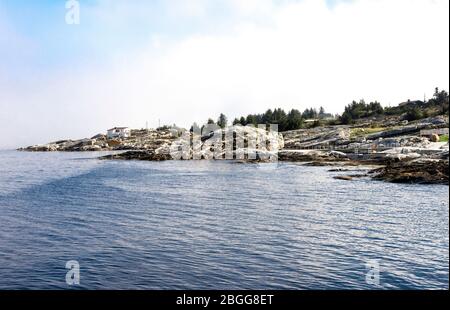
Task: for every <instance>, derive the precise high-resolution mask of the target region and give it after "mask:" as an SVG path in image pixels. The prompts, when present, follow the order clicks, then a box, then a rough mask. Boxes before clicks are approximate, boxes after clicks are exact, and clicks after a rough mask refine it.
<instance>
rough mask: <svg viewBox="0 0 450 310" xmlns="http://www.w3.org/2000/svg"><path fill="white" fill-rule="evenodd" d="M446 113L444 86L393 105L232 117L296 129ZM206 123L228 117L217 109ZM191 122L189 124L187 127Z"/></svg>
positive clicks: (352, 105) (224, 120)
mask: <svg viewBox="0 0 450 310" xmlns="http://www.w3.org/2000/svg"><path fill="white" fill-rule="evenodd" d="M430 111H431V112H430ZM448 113H449V94H448V92H447V91H445V90H439V88H436V89H435V92H434V95H433V97H432V98H431V99H429V100H427V101H414V102H412V101H408V102H406V103H403V104H400V105H398V106H395V107H383V106H382V105H381V103H379V102H378V101H373V102H370V103H366V102H365V100H360V101H353V102H352V103H350V104H348V105H347V106H346V107H345V109H344V112H343V113H342V114H341V115H336V116H333V115H332V114H330V113H326V112H325V109H324V108H323V107H320V108H319V110H317V109H315V108H309V109H305V110H304V111H303V112H300V111H299V110H297V109H291V110H290V111H288V112H286V111H284V110H283V109H281V108H276V109H274V110H272V109H269V110H267V111H266V112H265V113H262V114H249V115H247V116H242V117H240V118H235V119H234V120H233V122H232V124H233V125H238V124H239V125H242V126H246V125H258V124H278V130H279V131H289V130H297V129H302V128H305V127H311V126H312V127H314V126H320V125H322V124H323V123H328V124H330V125H336V124H344V125H348V124H352V123H354V122H355V121H357V120H359V119H364V118H367V117H379V116H384V115H386V116H389V115H404V117H405V119H406V120H408V121H414V120H418V119H422V118H424V117H428V116H433V115H438V114H447V115H448ZM207 123H208V124H216V125H217V126H219V127H221V128H225V127H226V126H228V118H227V117H226V116H225V114H223V113H221V114H220V115H219V117H218V119H217V121H214V120H213V119H212V118H210V119H208V121H207ZM194 127H198V125H197V124H194V126H193V127H191V131H192V130H193V128H194Z"/></svg>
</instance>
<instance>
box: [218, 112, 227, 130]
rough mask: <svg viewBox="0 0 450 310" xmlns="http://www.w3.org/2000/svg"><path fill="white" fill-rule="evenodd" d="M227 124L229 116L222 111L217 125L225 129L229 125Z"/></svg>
mask: <svg viewBox="0 0 450 310" xmlns="http://www.w3.org/2000/svg"><path fill="white" fill-rule="evenodd" d="M227 124H228V119H227V117H226V116H225V114H223V113H220V116H219V119H218V120H217V126H219V127H220V128H222V129H223V128H225V127H227Z"/></svg>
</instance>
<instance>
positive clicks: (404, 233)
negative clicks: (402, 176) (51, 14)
mask: <svg viewBox="0 0 450 310" xmlns="http://www.w3.org/2000/svg"><path fill="white" fill-rule="evenodd" d="M99 155H100V154H98V153H90V154H88V153H21V152H15V151H1V152H0V289H68V288H73V287H69V286H68V285H67V284H66V282H65V276H66V272H67V271H68V270H67V269H66V268H65V265H66V262H67V261H69V260H76V261H78V262H79V264H80V268H81V270H80V272H81V279H80V286H79V288H83V289H99V288H100V289H373V288H375V289H376V288H377V287H376V286H374V285H372V284H368V283H366V273H367V271H368V269H367V267H366V263H367V262H369V261H371V260H378V263H379V267H380V270H379V274H380V279H379V281H380V287H379V288H385V289H448V288H449V193H448V186H424V185H397V184H387V183H383V182H377V181H370V180H368V179H359V180H355V181H351V182H349V181H340V180H335V179H333V178H332V177H333V176H335V175H339V173H336V172H329V171H328V170H329V169H330V168H327V167H304V166H300V165H295V164H287V163H282V164H279V165H278V166H264V165H261V166H260V165H254V164H237V163H231V162H208V161H198V162H196V161H190V162H182V161H180V162H178V161H170V162H135V161H127V162H124V161H101V160H97V159H96V158H95V157H97V156H99Z"/></svg>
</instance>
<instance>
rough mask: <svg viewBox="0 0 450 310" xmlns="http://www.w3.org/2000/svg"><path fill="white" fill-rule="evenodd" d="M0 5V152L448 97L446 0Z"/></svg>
mask: <svg viewBox="0 0 450 310" xmlns="http://www.w3.org/2000/svg"><path fill="white" fill-rule="evenodd" d="M78 2H79V4H80V23H79V24H78V25H71V24H67V23H66V14H67V9H66V6H65V5H66V1H65V0H40V1H32V0H0V130H1V132H2V135H1V137H0V148H3V149H4V148H16V147H20V146H27V145H34V144H41V143H47V142H50V141H54V140H58V139H63V138H71V139H78V138H83V137H91V136H93V135H95V134H97V133H101V132H105V131H106V129H108V128H111V127H114V126H130V127H132V128H144V127H145V126H146V123H147V122H148V126H149V127H157V126H158V124H161V125H163V124H174V123H175V124H177V125H179V126H183V127H189V126H190V125H191V124H192V123H193V122H194V121H195V122H197V123H199V124H200V123H203V122H205V121H206V120H207V119H208V118H209V117H212V118H217V117H218V115H219V114H220V113H222V112H223V113H225V114H226V115H227V116H228V118H229V119H230V120H232V119H234V118H235V117H237V116H242V115H247V114H249V113H262V112H264V111H265V110H267V109H269V108H272V109H273V108H276V107H281V108H283V109H285V110H289V109H292V108H295V109H299V110H304V109H305V108H308V107H316V108H318V107H320V106H323V107H324V108H325V110H326V111H328V112H331V113H340V112H342V111H343V109H344V107H345V105H347V104H348V103H350V102H351V101H352V100H360V99H363V98H364V99H365V100H366V101H372V100H378V101H380V102H381V103H382V104H383V105H384V106H389V105H396V104H398V103H400V102H403V101H406V100H408V99H411V100H414V99H423V98H424V96H426V97H431V95H432V93H433V91H434V88H435V87H439V88H441V89H447V90H448V89H449V1H448V0H165V1H163V0H147V1H145V0H79V1H78Z"/></svg>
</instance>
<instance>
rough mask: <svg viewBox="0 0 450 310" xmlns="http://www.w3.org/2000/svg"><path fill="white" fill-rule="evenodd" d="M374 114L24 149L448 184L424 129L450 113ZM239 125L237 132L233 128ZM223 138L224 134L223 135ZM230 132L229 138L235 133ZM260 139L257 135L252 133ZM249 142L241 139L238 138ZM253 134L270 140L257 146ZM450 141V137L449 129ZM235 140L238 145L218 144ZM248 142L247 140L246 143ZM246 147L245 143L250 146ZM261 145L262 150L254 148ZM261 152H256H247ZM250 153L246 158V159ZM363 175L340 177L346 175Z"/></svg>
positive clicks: (439, 148)
mask: <svg viewBox="0 0 450 310" xmlns="http://www.w3.org/2000/svg"><path fill="white" fill-rule="evenodd" d="M373 124H374V120H370V121H368V122H367V123H360V124H356V125H353V126H344V125H337V126H322V127H315V128H308V129H300V130H295V131H289V132H283V133H274V132H269V131H266V130H264V129H258V128H248V127H243V126H230V127H227V128H226V129H218V130H216V131H214V132H211V133H210V134H209V135H207V136H198V135H196V134H194V133H192V132H189V131H187V130H183V129H179V128H176V129H174V128H167V129H164V130H132V131H131V135H130V136H129V137H127V138H123V139H108V138H107V136H106V135H104V134H99V135H96V136H94V137H92V138H90V139H82V140H60V141H56V142H52V143H49V144H46V145H37V146H30V147H26V148H21V149H19V150H20V151H29V152H56V151H60V152H89V151H124V152H122V153H118V154H114V155H107V156H102V157H101V159H104V160H107V159H109V160H143V161H165V160H172V159H184V160H187V159H199V160H200V159H213V158H214V159H219V160H220V159H233V160H237V161H240V162H242V161H245V162H268V161H269V162H270V161H274V160H278V161H281V162H297V163H302V164H306V165H310V166H328V165H330V166H359V165H376V166H378V167H381V168H377V169H374V170H372V171H370V172H369V173H368V174H367V176H370V177H371V178H373V179H375V180H384V181H388V182H395V183H400V182H401V183H421V184H448V167H449V145H448V142H440V141H439V136H438V137H437V138H436V137H435V136H433V135H431V136H426V135H423V134H421V133H422V132H423V130H428V131H429V130H431V131H433V130H442V129H443V128H444V129H445V128H447V131H448V124H449V122H448V117H444V116H439V117H435V118H428V119H422V120H420V121H417V122H412V123H408V122H401V123H400V124H399V123H398V122H395V120H394V121H393V120H392V119H384V120H381V122H380V120H378V121H377V127H374V126H373ZM227 132H232V134H231V135H228V136H227V135H226V134H227ZM217 137H220V138H219V140H217ZM227 139H228V140H227ZM252 139H253V140H252ZM238 141H240V142H241V144H239V143H238ZM250 141H265V143H264V145H258V144H255V145H253V144H252V145H250ZM447 141H448V136H447ZM225 142H229V143H230V144H231V145H232V147H231V148H226V147H223V148H220V152H219V153H217V151H216V150H217V148H216V149H214V148H213V146H214V145H215V144H217V143H219V144H222V143H223V144H224V145H225ZM244 144H245V145H244ZM244 146H245V147H244ZM252 148H254V149H252ZM249 152H250V153H254V154H255V156H254V157H252V158H248V157H245V156H246V154H248V153H249ZM244 158H245V159H244ZM354 178H355V176H340V177H339V179H340V180H343V181H348V180H353V179H354Z"/></svg>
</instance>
